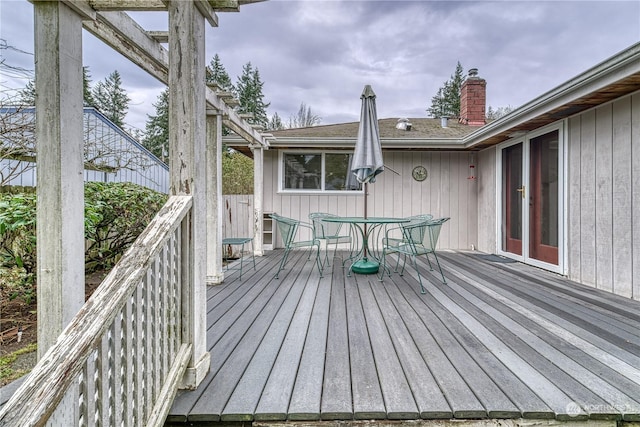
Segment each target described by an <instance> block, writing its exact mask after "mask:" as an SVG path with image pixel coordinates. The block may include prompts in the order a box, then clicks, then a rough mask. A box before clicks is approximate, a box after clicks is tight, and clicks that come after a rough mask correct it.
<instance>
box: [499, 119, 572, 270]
mask: <svg viewBox="0 0 640 427" xmlns="http://www.w3.org/2000/svg"><path fill="white" fill-rule="evenodd" d="M560 138H561V131H560V129H553V130H550V131H548V132H543V133H538V134H535V135H533V136H531V137H528V138H523V139H522V140H520V141H515V142H513V143H511V144H510V145H507V146H504V147H502V148H501V150H500V151H501V156H500V169H501V181H502V185H501V193H502V194H501V215H500V225H501V226H500V234H501V239H500V241H501V245H500V251H501V252H503V253H504V254H506V255H510V256H512V257H514V258H517V259H521V260H522V261H524V262H528V263H531V264H538V263H544V264H545V265H546V264H550V265H553V266H558V267H559V266H560V259H559V248H560V242H561V229H562V228H561V218H562V215H563V212H562V211H561V206H562V191H561V189H562V187H561V174H560V172H561V170H562V156H561V151H560V149H561V141H560Z"/></svg>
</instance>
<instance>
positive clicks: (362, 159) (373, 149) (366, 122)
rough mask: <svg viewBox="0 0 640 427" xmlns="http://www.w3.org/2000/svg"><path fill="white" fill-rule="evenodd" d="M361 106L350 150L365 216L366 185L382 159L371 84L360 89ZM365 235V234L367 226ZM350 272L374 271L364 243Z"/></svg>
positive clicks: (374, 264) (375, 172) (365, 215)
mask: <svg viewBox="0 0 640 427" xmlns="http://www.w3.org/2000/svg"><path fill="white" fill-rule="evenodd" d="M360 99H362V107H361V109H360V126H359V127H358V139H357V140H356V147H355V150H354V153H353V162H352V164H351V172H352V173H353V174H354V175H355V177H356V179H357V180H358V181H359V182H361V183H363V184H364V217H365V218H367V192H368V188H367V186H368V184H369V183H374V182H375V181H376V176H377V175H378V174H379V173H381V172H382V171H384V164H383V162H382V148H381V147H380V130H379V128H378V114H377V112H376V94H375V93H374V92H373V89H372V88H371V86H370V85H366V86H365V87H364V90H363V91H362V96H360ZM364 227H365V233H364V234H365V235H366V227H367V225H366V224H364ZM353 271H355V272H359V273H365V274H369V273H375V272H376V271H378V263H376V262H371V261H369V260H368V259H367V246H366V244H365V246H364V258H363V259H362V260H360V261H358V262H357V263H355V264H354V265H353Z"/></svg>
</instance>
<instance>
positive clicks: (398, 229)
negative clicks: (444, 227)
mask: <svg viewBox="0 0 640 427" xmlns="http://www.w3.org/2000/svg"><path fill="white" fill-rule="evenodd" d="M406 219H408V220H409V222H406V223H403V224H402V225H399V226H395V227H392V228H388V229H387V230H386V231H385V238H384V241H383V245H384V244H386V245H388V246H392V247H393V246H398V245H400V244H403V243H408V241H407V239H406V237H405V235H404V232H403V226H404V227H407V226H411V225H414V224H418V223H420V222H423V221H429V220H431V219H433V215H431V214H419V215H412V216H408V217H406ZM391 236H395V237H391ZM415 237H416V238H417V239H418V241H419V242H422V239H423V238H424V236H422V235H416V236H415ZM399 264H400V257H398V258H397V259H396V267H395V268H394V269H393V271H394V272H396V273H397V272H398V266H399Z"/></svg>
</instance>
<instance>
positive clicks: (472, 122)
mask: <svg viewBox="0 0 640 427" xmlns="http://www.w3.org/2000/svg"><path fill="white" fill-rule="evenodd" d="M486 104H487V81H486V80H485V79H481V78H480V77H478V69H477V68H472V69H470V70H469V76H468V77H467V79H466V80H465V81H464V83H462V88H461V89H460V118H459V119H458V121H459V122H460V123H462V124H465V125H469V126H483V125H484V124H485V113H486V112H485V109H486Z"/></svg>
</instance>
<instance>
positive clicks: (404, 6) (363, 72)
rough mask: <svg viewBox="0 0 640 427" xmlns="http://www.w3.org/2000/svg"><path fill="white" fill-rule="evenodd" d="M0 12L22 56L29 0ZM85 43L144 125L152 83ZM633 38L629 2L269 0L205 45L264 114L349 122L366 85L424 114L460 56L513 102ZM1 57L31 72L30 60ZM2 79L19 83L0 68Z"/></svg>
mask: <svg viewBox="0 0 640 427" xmlns="http://www.w3.org/2000/svg"><path fill="white" fill-rule="evenodd" d="M7 4H10V7H8V6H7ZM0 8H1V11H0V15H1V17H0V19H1V26H0V28H1V33H2V36H1V37H2V38H3V39H6V40H7V41H8V42H9V43H10V44H13V45H14V46H16V47H19V48H20V49H23V50H26V51H30V52H32V51H33V17H32V10H33V6H32V5H31V3H29V2H27V1H26V0H21V1H6V0H3V1H2V2H0ZM132 16H133V17H134V19H136V21H137V22H138V23H139V24H140V25H141V26H142V27H143V28H145V29H148V30H159V29H166V28H167V15H166V13H158V12H156V13H135V14H132ZM92 39H93V38H92V37H91V36H89V35H87V36H85V58H84V61H85V65H89V66H90V71H91V73H92V76H93V77H92V78H93V80H94V82H95V81H97V80H101V79H103V78H104V77H106V75H108V74H109V73H110V72H112V71H113V70H114V69H117V70H118V71H119V72H120V74H121V76H122V80H123V85H124V86H125V87H126V89H127V90H128V91H129V96H130V97H132V98H134V97H135V103H134V102H132V105H131V106H130V109H129V114H128V116H127V119H126V121H127V122H128V123H131V124H134V125H136V126H138V127H141V128H144V122H145V120H146V115H147V114H153V113H154V109H153V105H152V104H153V103H154V102H155V101H156V97H157V94H159V93H160V91H161V90H162V85H161V84H160V83H158V82H157V81H155V80H154V79H153V78H151V77H149V76H148V75H146V74H145V73H144V72H143V71H141V70H139V69H138V68H137V67H136V66H134V65H131V64H130V63H128V61H126V60H125V59H124V58H122V57H121V56H120V55H118V54H115V53H113V52H112V51H111V49H110V48H108V47H107V46H105V45H104V44H102V43H101V42H99V41H97V40H95V39H93V40H92ZM638 40H640V2H635V1H634V2H631V1H546V2H539V1H358V0H352V1H345V0H342V1H340V0H331V1H327V0H324V1H323V0H307V1H300V0H284V1H282V0H269V1H266V2H262V3H255V4H250V5H246V6H243V7H242V8H241V12H240V13H219V27H218V28H208V29H207V40H206V46H207V62H208V61H209V60H210V59H211V58H212V57H213V55H214V54H215V53H218V54H219V55H220V58H221V60H222V62H223V64H224V66H225V68H226V69H227V71H228V73H229V75H230V76H231V78H232V80H233V81H235V80H236V78H237V76H239V75H240V74H241V72H242V66H243V65H244V64H245V63H247V62H251V63H252V64H253V66H254V67H257V68H258V69H259V70H260V75H261V78H262V80H263V82H264V94H265V101H266V102H271V107H270V108H269V111H268V112H269V114H273V113H274V112H278V114H279V115H280V116H281V117H282V118H283V119H285V120H286V119H287V118H288V117H289V116H290V115H291V114H293V113H295V112H296V111H297V109H298V107H299V105H300V103H301V102H304V103H306V104H307V105H308V106H310V107H311V108H312V110H313V111H314V112H315V113H316V114H318V115H320V116H321V117H322V118H323V121H322V123H324V124H328V123H335V122H339V121H352V120H357V117H358V115H359V109H360V102H359V101H360V99H359V97H360V93H361V92H362V88H363V87H364V85H365V84H371V85H372V86H373V89H374V90H375V92H376V94H377V95H378V102H377V105H378V116H379V117H397V116H410V117H412V116H413V117H416V116H417V117H424V116H425V110H426V108H427V107H428V106H429V105H430V102H431V98H432V97H433V96H434V95H435V93H436V91H437V89H438V87H440V86H441V85H442V83H443V82H444V81H445V80H447V79H448V78H449V77H450V75H451V73H452V72H453V71H454V69H455V66H456V63H457V62H458V61H460V62H461V63H462V65H463V67H464V68H465V71H466V70H467V69H469V68H472V67H477V68H479V70H480V76H481V77H483V78H485V79H486V80H487V102H488V105H491V106H493V107H494V108H496V107H501V106H507V105H511V106H518V105H521V104H523V103H525V102H527V101H530V100H532V99H533V98H535V97H537V96H538V95H541V94H542V93H544V92H546V91H548V90H550V89H552V88H553V87H555V86H557V85H559V84H561V83H563V82H564V81H566V80H568V79H570V78H572V77H574V76H575V75H577V74H579V73H581V72H583V71H585V70H586V69H588V68H590V67H591V66H593V65H595V64H596V63H598V62H601V61H603V60H605V59H606V58H608V57H610V56H612V55H614V54H616V53H618V52H619V51H621V50H623V49H625V48H627V47H629V46H630V45H632V44H633V43H636V42H637V41H638ZM2 55H3V57H2V59H3V60H5V59H6V61H7V63H9V64H12V65H19V66H21V67H24V68H31V69H33V57H29V56H28V55H25V54H16V53H11V54H10V53H9V52H6V51H2ZM3 71H4V70H3ZM0 81H2V83H3V84H5V83H6V82H9V81H11V82H12V84H17V85H20V84H22V85H24V84H25V83H26V81H24V80H23V81H21V82H17V83H16V81H15V79H11V78H10V76H5V75H4V73H3V76H2V77H1V78H0ZM134 95H135V96H134Z"/></svg>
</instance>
